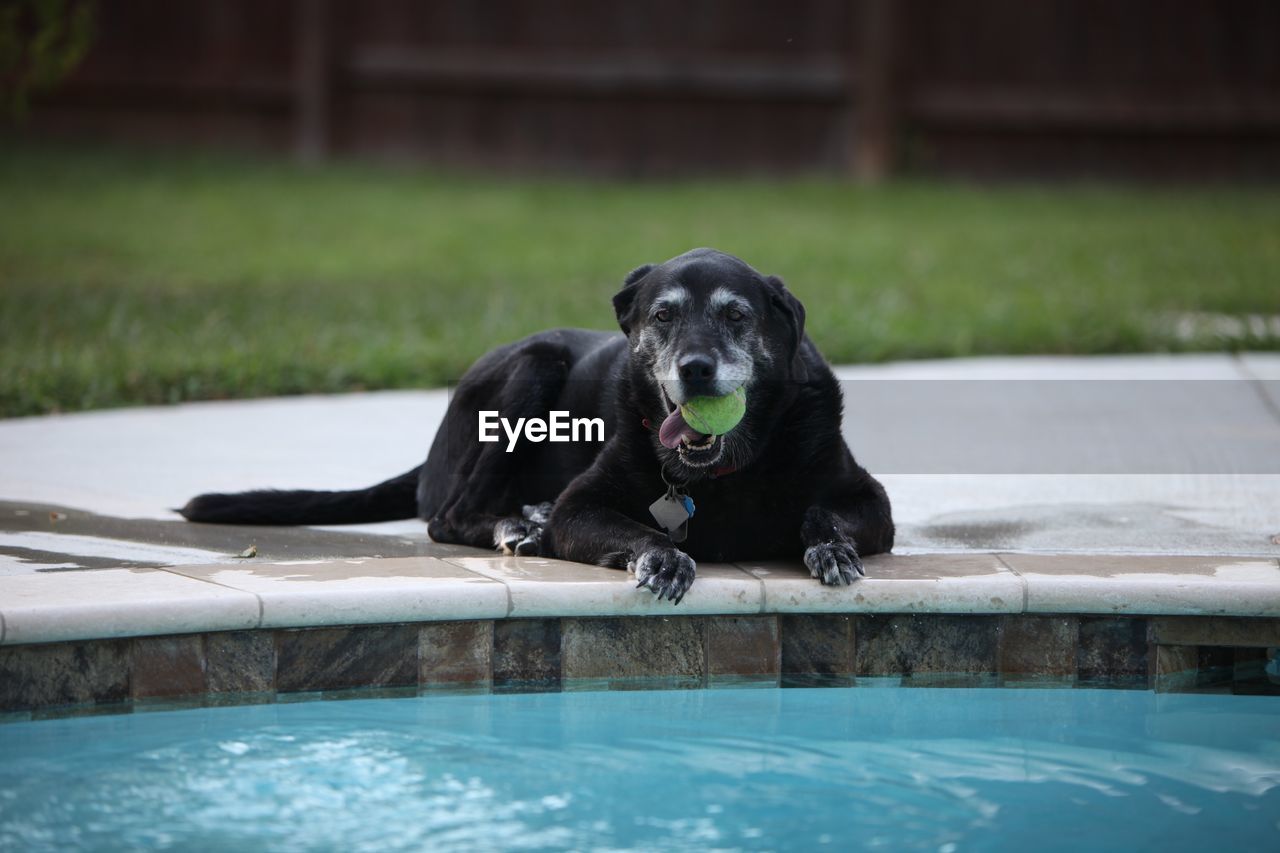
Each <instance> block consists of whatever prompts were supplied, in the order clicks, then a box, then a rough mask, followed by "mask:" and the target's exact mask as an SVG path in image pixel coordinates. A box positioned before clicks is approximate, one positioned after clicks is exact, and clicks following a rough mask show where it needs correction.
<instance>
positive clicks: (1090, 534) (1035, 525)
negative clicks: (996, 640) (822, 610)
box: [899, 503, 1280, 557]
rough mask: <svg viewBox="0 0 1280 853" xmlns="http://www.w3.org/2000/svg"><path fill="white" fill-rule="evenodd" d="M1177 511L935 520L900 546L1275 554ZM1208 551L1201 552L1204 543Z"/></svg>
mask: <svg viewBox="0 0 1280 853" xmlns="http://www.w3.org/2000/svg"><path fill="white" fill-rule="evenodd" d="M1186 512H1187V509H1186V508H1185V507H1180V506H1172V505H1161V504H1149V503H1129V504H1111V505H1102V506H1100V505H1098V504H1052V505H1041V506H1034V505H1033V506H1019V507H1010V508H1005V509H998V510H983V511H978V512H956V513H947V514H945V515H940V516H936V517H934V518H933V519H930V520H929V521H928V522H926V523H924V524H919V525H904V526H903V527H902V528H901V530H900V535H899V543H900V545H902V546H904V547H906V548H909V549H911V550H913V551H927V550H930V549H938V550H957V549H959V550H979V551H1063V552H1076V553H1088V552H1095V553H1099V552H1101V553H1144V554H1166V553H1169V554H1173V553H1184V554H1197V553H1214V554H1223V555H1241V556H1267V557H1275V556H1277V555H1280V548H1277V547H1276V546H1275V545H1273V544H1272V543H1271V542H1270V541H1269V539H1268V537H1267V536H1266V535H1265V534H1264V533H1262V532H1259V533H1258V534H1257V535H1256V536H1255V535H1251V534H1250V533H1249V532H1247V531H1241V530H1234V529H1226V528H1221V527H1217V526H1215V525H1210V524H1206V523H1204V522H1201V521H1196V520H1194V519H1190V518H1187V517H1186V516H1185V513H1186ZM1207 544H1211V545H1212V547H1211V548H1209V549H1208V550H1207V551H1206V545H1207Z"/></svg>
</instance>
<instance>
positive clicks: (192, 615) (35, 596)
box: [0, 551, 1280, 646]
mask: <svg viewBox="0 0 1280 853" xmlns="http://www.w3.org/2000/svg"><path fill="white" fill-rule="evenodd" d="M867 565H868V573H869V575H870V577H868V578H867V579H866V580H863V581H860V582H858V583H857V584H855V585H853V586H850V587H823V586H821V585H820V584H818V583H816V582H815V581H813V580H812V579H811V578H810V577H809V576H808V573H807V572H806V571H805V570H804V569H803V568H802V567H799V566H797V565H794V564H789V563H741V564H736V565H735V564H705V565H702V566H699V577H698V581H697V583H696V584H694V586H693V589H692V590H690V592H689V594H688V595H687V596H686V597H685V599H684V601H683V602H682V603H681V604H680V606H679V608H673V607H672V606H671V604H670V603H669V602H665V601H657V600H656V599H655V598H654V596H652V595H649V594H648V593H646V592H643V591H638V590H636V589H635V588H634V587H635V585H634V582H633V581H632V580H630V579H629V577H628V576H627V575H626V574H625V573H623V572H619V571H617V570H614V569H603V568H599V567H596V566H587V565H582V564H578V563H569V562H565V561H561V560H550V559H541V558H530V557H501V556H497V555H494V554H491V553H488V552H483V551H474V552H473V553H472V554H470V555H469V554H467V553H465V552H464V553H459V554H458V555H456V556H455V555H450V556H445V557H400V558H370V559H352V560H325V561H318V560H317V561H299V562H294V563H258V562H251V561H244V562H238V563H221V564H216V565H208V566H174V567H171V568H164V569H149V568H148V569H142V568H116V569H93V570H77V571H51V572H38V573H34V574H26V575H5V576H0V646H6V645H25V644H31V643H56V642H66V641H72V640H99V639H110V638H125V637H142V636H159V635H172V634H195V633H207V632H216V631H236V630H246V629H270V628H301V627H324V626H345V625H360V624H391V623H409V622H434V621H451V622H456V621H465V620H475V619H519V618H547V619H553V618H579V617H620V616H649V617H683V616H698V615H738V616H750V615H762V614H792V613H794V614H814V613H832V614H838V613H844V614H874V613H881V614H901V613H945V614H956V615H961V614H968V615H976V614H1023V613H1025V614H1094V615H1110V616H1117V615H1140V616H1232V617H1253V618H1264V619H1274V618H1277V617H1280V563H1278V562H1277V561H1276V560H1274V559H1267V558H1231V557H1181V556H1132V555H1120V556H1080V555H1044V554H974V553H964V554H924V555H911V556H898V555H891V556H880V557H872V558H870V559H868V560H867Z"/></svg>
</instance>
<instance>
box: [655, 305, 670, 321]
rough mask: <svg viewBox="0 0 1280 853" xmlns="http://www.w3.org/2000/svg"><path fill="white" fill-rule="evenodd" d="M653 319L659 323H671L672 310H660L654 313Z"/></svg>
mask: <svg viewBox="0 0 1280 853" xmlns="http://www.w3.org/2000/svg"><path fill="white" fill-rule="evenodd" d="M653 319H655V320H657V321H658V322H659V323H670V322H671V309H670V308H660V309H658V310H657V311H655V312H654V314H653Z"/></svg>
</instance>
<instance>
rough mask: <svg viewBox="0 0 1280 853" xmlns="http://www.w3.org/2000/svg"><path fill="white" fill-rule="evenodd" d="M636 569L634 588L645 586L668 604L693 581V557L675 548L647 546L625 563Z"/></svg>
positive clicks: (676, 599) (694, 565) (633, 569)
mask: <svg viewBox="0 0 1280 853" xmlns="http://www.w3.org/2000/svg"><path fill="white" fill-rule="evenodd" d="M627 568H629V569H631V570H632V571H634V572H635V573H636V579H637V583H636V588H637V589H639V588H640V587H648V588H649V590H650V592H652V593H654V594H655V595H656V596H658V600H659V601H662V600H663V599H666V600H667V601H670V602H671V603H672V605H676V604H679V603H680V601H681V600H682V599H683V598H684V594H685V593H686V592H688V591H689V587H690V586H691V585H692V584H693V579H694V575H695V572H696V568H697V564H695V563H694V562H693V558H692V557H690V556H689V555H688V554H686V553H684V552H683V551H679V550H677V549H675V548H651V549H650V550H648V551H645V552H643V553H642V554H640V555H639V556H638V557H636V558H635V559H634V560H632V561H631V564H630V565H629V566H628V567H627Z"/></svg>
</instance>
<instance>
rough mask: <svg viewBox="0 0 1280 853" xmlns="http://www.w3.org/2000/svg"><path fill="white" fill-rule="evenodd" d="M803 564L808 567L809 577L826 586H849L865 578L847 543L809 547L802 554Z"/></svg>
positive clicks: (856, 557)
mask: <svg viewBox="0 0 1280 853" xmlns="http://www.w3.org/2000/svg"><path fill="white" fill-rule="evenodd" d="M804 564H805V565H806V566H808V567H809V574H810V575H812V576H813V577H815V578H817V579H818V580H820V581H822V582H823V583H824V584H827V585H828V586H839V585H840V584H851V583H853V582H854V581H856V580H857V579H858V578H865V577H866V576H867V572H866V570H865V569H864V568H862V560H860V559H859V558H858V552H857V550H856V549H854V547H853V546H852V545H850V544H849V543H848V542H823V543H822V544H821V545H811V546H810V547H809V548H807V549H806V550H805V552H804Z"/></svg>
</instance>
